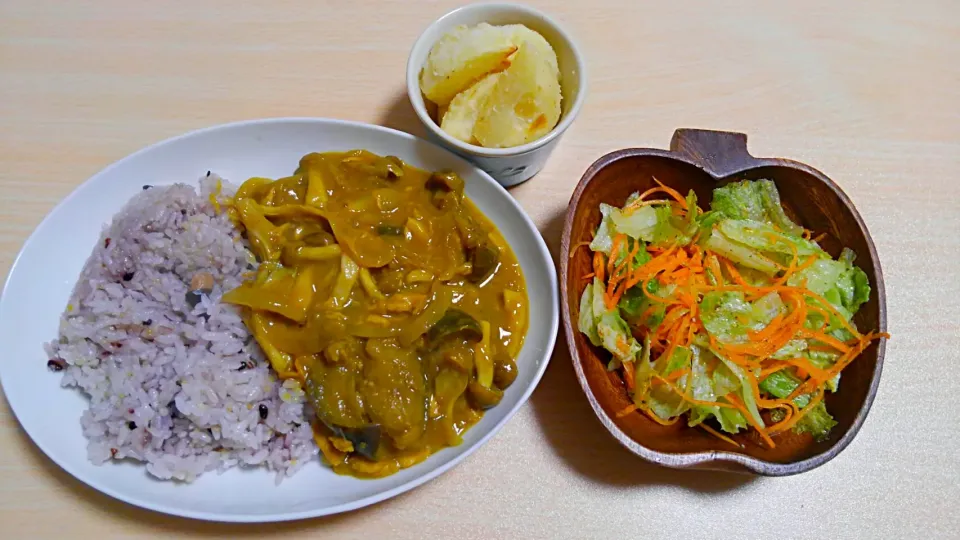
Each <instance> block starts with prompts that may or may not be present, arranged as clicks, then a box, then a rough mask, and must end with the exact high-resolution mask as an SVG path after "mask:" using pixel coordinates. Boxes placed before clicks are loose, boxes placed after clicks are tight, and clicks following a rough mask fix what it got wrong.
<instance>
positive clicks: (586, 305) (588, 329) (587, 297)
mask: <svg viewBox="0 0 960 540" xmlns="http://www.w3.org/2000/svg"><path fill="white" fill-rule="evenodd" d="M597 283H600V280H599V279H597V278H593V282H591V283H589V284H587V286H586V288H584V289H583V295H582V296H580V317H579V320H578V321H577V327H578V328H579V329H580V331H581V332H583V334H584V335H585V336H587V339H589V340H590V343H592V344H593V346H594V347H599V346H600V343H601V341H600V335H599V334H598V333H597V318H596V316H595V315H594V311H593V292H594V290H595V289H596V284H597ZM600 286H601V287H602V286H603V285H602V284H601V285H600Z"/></svg>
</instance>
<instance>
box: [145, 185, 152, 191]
mask: <svg viewBox="0 0 960 540" xmlns="http://www.w3.org/2000/svg"><path fill="white" fill-rule="evenodd" d="M152 187H153V186H151V185H150V184H144V185H143V190H144V191H146V190H148V189H150V188H152Z"/></svg>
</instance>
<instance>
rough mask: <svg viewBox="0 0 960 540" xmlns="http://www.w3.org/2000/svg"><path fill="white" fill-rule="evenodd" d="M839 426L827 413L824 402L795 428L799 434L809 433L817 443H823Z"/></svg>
mask: <svg viewBox="0 0 960 540" xmlns="http://www.w3.org/2000/svg"><path fill="white" fill-rule="evenodd" d="M836 425H837V421H836V420H834V419H833V416H831V415H830V413H828V412H827V406H826V405H824V403H823V401H820V402H818V403H817V404H816V405H814V406H813V408H812V409H810V411H809V412H807V414H805V415H804V416H803V418H801V419H800V420H799V421H798V422H797V425H796V426H794V429H795V430H796V431H797V432H798V433H809V434H811V435H813V438H814V439H816V440H817V441H822V440H824V439H826V438H827V437H828V436H829V435H830V430H831V429H833V427H834V426H836Z"/></svg>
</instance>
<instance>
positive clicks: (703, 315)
mask: <svg viewBox="0 0 960 540" xmlns="http://www.w3.org/2000/svg"><path fill="white" fill-rule="evenodd" d="M783 310H784V306H783V301H782V300H781V299H780V296H779V295H777V294H776V293H771V294H767V295H764V296H762V297H760V298H759V299H757V300H755V301H754V302H752V303H751V302H748V301H747V300H746V299H745V298H744V296H743V293H741V292H733V291H728V292H717V291H714V292H708V293H706V294H704V295H703V300H701V301H700V320H701V321H702V322H703V327H704V329H706V331H707V332H708V333H709V334H710V335H712V336H713V337H715V338H717V339H718V340H720V341H724V342H727V343H743V342H744V341H746V340H747V332H757V331H760V330H762V329H763V328H764V327H765V326H766V325H767V324H769V323H770V321H771V320H773V318H774V317H776V316H777V315H778V314H779V313H781V312H782V311H783Z"/></svg>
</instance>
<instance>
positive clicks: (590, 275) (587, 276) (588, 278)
mask: <svg viewBox="0 0 960 540" xmlns="http://www.w3.org/2000/svg"><path fill="white" fill-rule="evenodd" d="M595 275H597V273H596V272H590V273H589V274H584V275H583V276H581V277H580V279H584V280H591V279H593V276H595Z"/></svg>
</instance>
